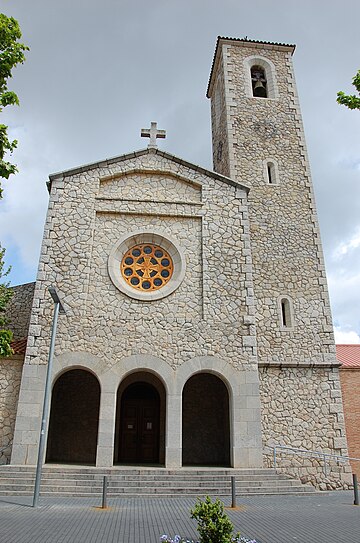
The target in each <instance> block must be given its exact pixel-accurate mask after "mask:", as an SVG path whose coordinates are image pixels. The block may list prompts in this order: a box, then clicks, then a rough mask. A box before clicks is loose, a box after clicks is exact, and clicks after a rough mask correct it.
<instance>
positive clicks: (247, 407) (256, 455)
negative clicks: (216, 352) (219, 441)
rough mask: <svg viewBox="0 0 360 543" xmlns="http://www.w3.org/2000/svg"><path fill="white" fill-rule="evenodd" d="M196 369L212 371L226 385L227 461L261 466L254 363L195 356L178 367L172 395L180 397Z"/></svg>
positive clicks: (235, 464)
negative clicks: (228, 435) (228, 449)
mask: <svg viewBox="0 0 360 543" xmlns="http://www.w3.org/2000/svg"><path fill="white" fill-rule="evenodd" d="M199 372H208V373H213V374H215V375H217V376H219V377H220V378H221V379H222V381H223V382H224V384H225V385H226V386H227V389H228V392H229V426H230V465H231V466H232V467H234V468H240V467H241V468H248V467H261V466H262V434H261V414H260V395H259V376H258V370H257V367H256V366H254V365H250V364H249V365H248V364H244V365H243V366H240V367H238V368H235V367H234V366H233V365H232V364H230V363H229V362H227V361H226V360H224V359H221V358H220V357H215V356H200V357H195V358H193V359H191V360H189V361H188V362H186V363H184V364H182V366H180V368H178V370H177V379H176V390H175V395H178V396H180V397H181V396H182V391H183V387H184V385H185V383H186V381H187V380H188V379H189V378H190V377H191V376H192V375H194V374H196V373H199ZM180 405H181V404H180ZM180 437H181V435H180Z"/></svg>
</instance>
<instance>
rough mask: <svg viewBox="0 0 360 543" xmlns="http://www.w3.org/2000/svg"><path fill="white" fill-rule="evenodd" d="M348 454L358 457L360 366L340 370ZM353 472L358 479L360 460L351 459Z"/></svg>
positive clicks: (359, 440)
mask: <svg viewBox="0 0 360 543" xmlns="http://www.w3.org/2000/svg"><path fill="white" fill-rule="evenodd" d="M340 381H341V390H342V397H343V403H344V414H345V425H346V434H347V438H348V447H349V456H351V457H353V458H359V459H360V368H344V367H342V368H341V370H340ZM351 467H352V471H353V473H356V474H357V476H358V479H359V480H360V460H359V461H355V460H354V461H352V462H351Z"/></svg>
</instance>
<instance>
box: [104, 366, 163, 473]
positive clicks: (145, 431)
mask: <svg viewBox="0 0 360 543" xmlns="http://www.w3.org/2000/svg"><path fill="white" fill-rule="evenodd" d="M164 462H165V389H164V387H163V385H162V383H161V382H160V381H159V379H157V378H156V377H155V376H154V375H152V374H149V373H147V372H139V373H136V374H133V375H131V376H129V377H128V378H127V379H125V381H124V382H123V383H121V384H120V386H119V389H118V393H117V408H116V431H115V453H114V464H138V465H142V464H163V463H164Z"/></svg>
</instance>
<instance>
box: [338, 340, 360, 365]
mask: <svg viewBox="0 0 360 543" xmlns="http://www.w3.org/2000/svg"><path fill="white" fill-rule="evenodd" d="M336 357H337V359H338V360H339V361H340V362H341V363H342V367H343V368H345V369H346V368H359V369H360V344H343V345H336Z"/></svg>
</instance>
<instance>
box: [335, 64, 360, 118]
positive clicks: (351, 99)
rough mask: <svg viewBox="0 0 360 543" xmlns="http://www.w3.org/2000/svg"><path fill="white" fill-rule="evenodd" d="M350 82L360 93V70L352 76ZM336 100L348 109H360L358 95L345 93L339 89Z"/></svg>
mask: <svg viewBox="0 0 360 543" xmlns="http://www.w3.org/2000/svg"><path fill="white" fill-rule="evenodd" d="M352 84H353V85H354V87H355V88H356V90H357V92H358V94H359V95H360V70H359V71H358V72H357V74H356V75H355V77H353V80H352ZM337 102H338V103H339V104H342V105H343V106H346V107H348V108H349V109H360V97H359V96H355V94H345V93H344V92H342V91H340V92H338V93H337Z"/></svg>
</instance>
